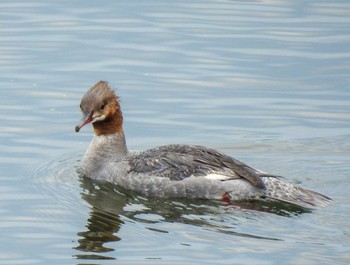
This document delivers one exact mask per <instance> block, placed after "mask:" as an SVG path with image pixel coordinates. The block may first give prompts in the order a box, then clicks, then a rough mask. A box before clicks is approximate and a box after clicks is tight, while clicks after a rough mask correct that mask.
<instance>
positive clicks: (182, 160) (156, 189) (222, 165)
mask: <svg viewBox="0 0 350 265" xmlns="http://www.w3.org/2000/svg"><path fill="white" fill-rule="evenodd" d="M80 110H81V112H82V114H83V118H82V121H81V122H80V123H79V124H78V125H77V126H76V127H75V131H76V132H79V131H80V130H81V129H82V127H84V126H85V125H87V124H92V126H93V131H94V136H93V138H92V140H91V142H90V145H89V146H88V148H87V150H86V152H85V154H84V156H83V158H82V160H81V162H80V167H79V173H80V174H82V175H83V176H85V177H88V178H91V179H94V180H97V181H103V182H110V183H112V184H113V185H117V186H120V187H122V188H124V189H126V190H130V191H133V192H137V193H139V194H142V195H143V196H153V197H162V198H169V199H171V198H188V199H208V200H220V201H224V202H228V203H234V202H235V201H242V200H273V201H280V202H283V203H287V204H292V205H295V206H300V207H302V208H306V209H316V208H320V207H325V206H328V205H330V204H331V202H332V199H331V198H329V197H327V196H325V195H323V194H321V193H318V192H315V191H312V190H309V189H306V188H303V187H301V186H297V185H294V184H290V183H288V182H286V181H285V179H284V178H283V177H281V176H277V175H273V174H268V173H265V172H264V171H261V170H257V169H254V168H253V167H251V166H248V165H247V164H245V163H243V162H241V161H239V160H237V159H235V158H233V157H231V156H229V155H226V154H224V153H223V152H220V151H218V150H215V149H213V148H209V147H205V146H199V145H186V144H169V145H163V146H159V147H154V148H151V149H147V150H144V151H129V149H128V147H127V144H126V139H125V134H124V130H123V114H122V110H121V106H120V99H119V96H118V95H117V94H116V92H115V91H114V90H112V89H111V88H110V85H109V83H108V82H106V81H99V82H97V83H96V84H95V85H94V86H92V87H91V88H90V89H88V91H87V92H86V93H85V95H84V96H83V97H82V99H81V103H80Z"/></svg>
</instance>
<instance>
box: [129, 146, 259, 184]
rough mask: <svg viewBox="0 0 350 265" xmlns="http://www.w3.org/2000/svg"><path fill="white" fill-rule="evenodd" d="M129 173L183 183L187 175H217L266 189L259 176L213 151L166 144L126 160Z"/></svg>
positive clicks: (200, 147) (246, 167)
mask: <svg viewBox="0 0 350 265" xmlns="http://www.w3.org/2000/svg"><path fill="white" fill-rule="evenodd" d="M129 165H130V172H134V173H145V172H147V173H148V174H150V175H154V176H159V177H167V178H169V179H171V180H183V179H185V178H187V177H190V176H197V177H200V176H207V175H209V174H217V175H221V176H225V179H222V180H229V179H239V178H244V179H246V180H247V181H249V182H250V183H251V184H252V185H254V186H256V187H259V188H263V189H265V185H264V183H263V182H262V180H261V178H260V176H261V173H260V172H259V171H257V170H255V169H253V168H251V167H249V166H248V165H246V164H244V163H242V162H240V161H238V160H236V159H234V158H232V157H230V156H228V155H225V154H223V153H220V152H218V151H216V150H214V149H210V148H206V147H203V146H191V145H166V146H161V147H157V148H153V149H149V150H146V151H144V152H141V153H138V154H137V155H134V156H132V159H130V160H129Z"/></svg>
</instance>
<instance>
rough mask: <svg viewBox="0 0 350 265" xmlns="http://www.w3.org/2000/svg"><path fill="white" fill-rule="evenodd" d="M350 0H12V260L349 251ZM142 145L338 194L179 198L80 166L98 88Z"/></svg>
mask: <svg viewBox="0 0 350 265" xmlns="http://www.w3.org/2000/svg"><path fill="white" fill-rule="evenodd" d="M349 29H350V3H349V2H348V1H340V0H339V1H331V2H330V1H278V0H277V1H158V2H156V1H134V0H132V1H102V2H97V1H46V2H45V1H17V0H14V1H1V2H0V93H1V96H0V120H1V124H0V135H1V137H0V167H1V170H0V214H1V215H0V264H116V263H118V264H119V263H121V264H349V263H350V228H349V219H350V208H349V201H350V193H349V185H350V178H349V174H350V173H349V172H350V144H349V137H350V85H349V84H350V30H349ZM98 80H108V81H109V82H110V84H111V85H112V87H114V88H116V89H117V92H118V94H119V96H120V98H121V100H122V107H123V112H124V120H125V123H124V127H125V132H126V135H127V141H128V145H129V148H130V149H145V148H148V147H153V146H157V145H160V144H166V143H193V144H201V145H207V146H210V147H213V148H216V149H219V150H221V151H223V152H225V153H227V154H229V155H232V156H235V157H236V158H238V159H240V160H243V161H244V162H246V163H248V164H250V165H252V166H254V167H257V168H260V169H262V170H264V171H268V172H271V173H274V174H278V175H284V176H286V177H288V180H289V181H290V182H291V183H296V184H300V185H302V186H305V187H307V188H310V189H314V190H317V191H319V192H322V193H325V194H327V195H328V196H330V197H332V198H333V200H334V203H333V205H332V206H331V207H328V208H325V209H320V210H316V211H312V212H302V211H300V209H293V208H290V207H287V206H282V205H275V204H273V203H272V204H266V203H243V202H242V203H241V204H238V205H233V206H225V205H223V204H221V203H218V202H211V201H201V200H196V201H189V200H175V201H171V200H164V199H155V198H144V197H142V196H139V195H138V194H130V193H129V192H127V191H124V190H120V189H119V188H117V187H114V186H112V185H108V184H105V185H103V184H100V183H95V182H93V181H91V180H89V179H86V178H84V177H81V176H79V175H78V174H77V173H76V169H77V167H78V165H79V161H80V160H81V158H82V155H83V153H84V151H85V149H86V147H87V145H88V143H89V141H90V139H91V136H92V130H91V127H90V128H89V127H86V128H84V129H83V130H82V132H81V133H79V134H76V133H75V132H74V126H75V125H76V124H77V123H78V122H79V120H80V118H81V115H80V111H79V102H80V99H81V97H82V95H83V93H84V92H85V91H86V90H87V89H88V88H89V87H90V86H92V85H93V84H94V83H95V82H97V81H98Z"/></svg>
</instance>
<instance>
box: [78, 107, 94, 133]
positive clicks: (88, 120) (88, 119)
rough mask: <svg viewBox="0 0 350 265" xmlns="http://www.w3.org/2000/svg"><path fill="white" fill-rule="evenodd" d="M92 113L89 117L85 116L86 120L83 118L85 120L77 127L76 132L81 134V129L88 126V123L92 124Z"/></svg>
mask: <svg viewBox="0 0 350 265" xmlns="http://www.w3.org/2000/svg"><path fill="white" fill-rule="evenodd" d="M92 114H93V113H92V112H91V113H90V114H89V115H88V116H85V117H84V118H83V120H82V122H81V123H80V124H79V125H77V126H75V132H79V131H80V129H81V128H82V127H83V126H84V125H86V124H88V123H90V122H92V120H93V119H92Z"/></svg>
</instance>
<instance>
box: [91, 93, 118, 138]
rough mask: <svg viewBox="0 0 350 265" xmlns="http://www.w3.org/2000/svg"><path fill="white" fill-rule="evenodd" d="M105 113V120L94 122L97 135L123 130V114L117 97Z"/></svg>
mask: <svg viewBox="0 0 350 265" xmlns="http://www.w3.org/2000/svg"><path fill="white" fill-rule="evenodd" d="M104 114H105V116H106V119H105V120H103V121H97V122H94V123H93V127H94V132H95V135H97V136H100V135H108V134H116V133H120V132H122V131H123V114H122V111H121V109H120V105H119V102H118V101H117V99H115V98H114V99H113V102H111V104H109V106H108V110H106V112H105V113H104Z"/></svg>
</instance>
